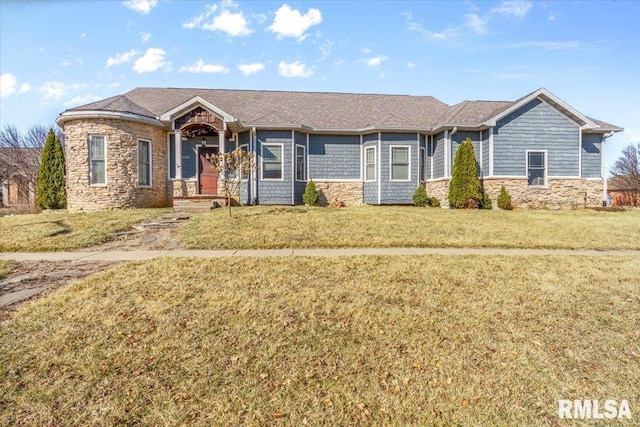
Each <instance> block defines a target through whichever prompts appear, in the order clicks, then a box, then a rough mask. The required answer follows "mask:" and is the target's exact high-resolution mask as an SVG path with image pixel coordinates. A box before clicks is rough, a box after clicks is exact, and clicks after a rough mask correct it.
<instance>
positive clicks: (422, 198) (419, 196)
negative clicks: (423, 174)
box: [413, 185, 429, 207]
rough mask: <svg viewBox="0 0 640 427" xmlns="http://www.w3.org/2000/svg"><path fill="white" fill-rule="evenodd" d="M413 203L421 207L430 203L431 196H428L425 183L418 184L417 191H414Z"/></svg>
mask: <svg viewBox="0 0 640 427" xmlns="http://www.w3.org/2000/svg"><path fill="white" fill-rule="evenodd" d="M413 204H414V205H415V206H420V207H424V206H427V205H428V204H429V196H427V190H426V188H424V185H418V188H416V191H414V192H413Z"/></svg>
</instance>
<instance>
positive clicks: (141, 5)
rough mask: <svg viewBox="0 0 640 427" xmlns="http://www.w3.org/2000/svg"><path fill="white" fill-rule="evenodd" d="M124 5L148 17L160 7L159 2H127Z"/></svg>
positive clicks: (153, 0) (147, 0)
mask: <svg viewBox="0 0 640 427" xmlns="http://www.w3.org/2000/svg"><path fill="white" fill-rule="evenodd" d="M122 4H123V5H124V6H126V7H128V8H129V9H131V10H133V11H134V12H138V13H141V14H143V15H148V14H149V13H150V12H151V10H152V9H153V8H154V7H156V6H157V5H158V0H127V1H123V2H122Z"/></svg>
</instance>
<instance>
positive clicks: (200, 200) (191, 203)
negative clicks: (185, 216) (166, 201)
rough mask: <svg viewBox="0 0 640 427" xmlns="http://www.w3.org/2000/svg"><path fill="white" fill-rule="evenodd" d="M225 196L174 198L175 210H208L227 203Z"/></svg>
mask: <svg viewBox="0 0 640 427" xmlns="http://www.w3.org/2000/svg"><path fill="white" fill-rule="evenodd" d="M226 203H227V200H226V199H225V198H224V197H217V196H206V197H182V198H174V199H173V210H174V211H176V212H208V211H210V210H211V209H215V208H219V207H220V206H223V205H226Z"/></svg>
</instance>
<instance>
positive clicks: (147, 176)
mask: <svg viewBox="0 0 640 427" xmlns="http://www.w3.org/2000/svg"><path fill="white" fill-rule="evenodd" d="M138 185H139V186H140V187H151V142H150V141H143V140H139V141H138Z"/></svg>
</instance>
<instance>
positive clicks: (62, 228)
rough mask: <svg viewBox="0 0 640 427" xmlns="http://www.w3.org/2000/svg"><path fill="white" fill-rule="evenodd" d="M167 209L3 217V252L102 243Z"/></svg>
mask: <svg viewBox="0 0 640 427" xmlns="http://www.w3.org/2000/svg"><path fill="white" fill-rule="evenodd" d="M166 211H167V210H166V209H129V210H118V211H104V212H93V213H78V214H68V213H53V214H37V215H16V216H5V217H0V252H45V251H66V250H71V249H77V248H82V247H86V246H91V245H95V244H98V243H102V242H104V241H106V240H108V239H109V237H110V236H111V235H112V234H113V233H115V232H118V231H124V230H127V229H129V228H131V226H132V225H133V224H136V223H138V222H141V221H144V220H146V219H150V218H155V217H157V216H159V215H160V214H162V213H163V212H166Z"/></svg>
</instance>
